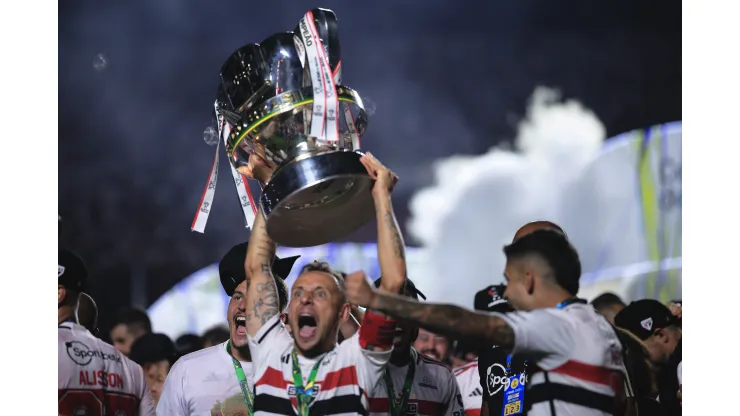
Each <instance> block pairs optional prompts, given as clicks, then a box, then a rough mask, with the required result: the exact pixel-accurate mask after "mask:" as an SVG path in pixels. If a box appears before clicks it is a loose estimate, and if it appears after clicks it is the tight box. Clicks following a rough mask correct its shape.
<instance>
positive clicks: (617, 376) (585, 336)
mask: <svg viewBox="0 0 740 416" xmlns="http://www.w3.org/2000/svg"><path fill="white" fill-rule="evenodd" d="M496 315H497V316H499V317H501V318H502V319H503V320H504V321H506V322H507V323H508V324H509V326H511V328H513V330H514V339H515V341H514V349H513V353H514V354H517V355H519V354H521V355H522V356H523V357H525V358H529V359H530V364H534V366H535V369H534V370H533V371H532V373H531V377H530V378H529V380H528V381H527V388H526V391H525V392H524V407H525V409H530V407H531V410H529V412H528V415H530V416H540V415H550V414H551V410H550V409H551V408H554V409H555V413H556V414H558V415H577V416H581V415H583V416H585V415H589V416H591V415H604V416H606V415H611V414H612V411H613V410H614V408H615V405H616V398H615V397H616V396H617V395H621V394H622V389H623V388H624V387H623V386H624V385H623V382H624V377H625V374H624V364H623V359H622V345H621V343H620V341H619V339H618V338H617V335H616V332H615V330H614V328H613V327H612V326H611V325H610V324H609V322H608V321H607V320H606V318H604V317H603V316H602V315H600V314H599V313H598V312H596V310H594V308H593V307H592V306H591V305H587V304H584V303H573V304H570V305H568V306H566V307H564V308H562V309H556V308H552V309H538V310H534V311H530V312H512V313H508V314H505V315H502V314H496Z"/></svg>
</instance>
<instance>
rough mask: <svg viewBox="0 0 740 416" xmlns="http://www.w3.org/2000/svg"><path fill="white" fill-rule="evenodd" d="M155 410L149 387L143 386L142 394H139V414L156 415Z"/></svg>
mask: <svg viewBox="0 0 740 416" xmlns="http://www.w3.org/2000/svg"><path fill="white" fill-rule="evenodd" d="M156 414H157V413H156V410H155V408H154V399H152V393H151V392H150V391H149V388H148V387H146V385H145V386H144V394H143V396H141V402H140V403H139V416H156Z"/></svg>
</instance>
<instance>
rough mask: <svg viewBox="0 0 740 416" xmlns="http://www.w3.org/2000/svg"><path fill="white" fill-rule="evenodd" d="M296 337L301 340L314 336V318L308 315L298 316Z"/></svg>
mask: <svg viewBox="0 0 740 416" xmlns="http://www.w3.org/2000/svg"><path fill="white" fill-rule="evenodd" d="M298 335H300V336H301V338H312V337H313V336H314V335H316V318H315V317H314V316H313V315H311V314H308V313H302V314H300V315H299V316H298Z"/></svg>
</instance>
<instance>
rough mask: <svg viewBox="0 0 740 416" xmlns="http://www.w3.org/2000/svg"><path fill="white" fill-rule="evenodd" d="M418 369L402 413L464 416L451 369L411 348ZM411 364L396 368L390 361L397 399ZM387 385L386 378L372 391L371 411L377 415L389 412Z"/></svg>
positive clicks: (458, 391)
mask: <svg viewBox="0 0 740 416" xmlns="http://www.w3.org/2000/svg"><path fill="white" fill-rule="evenodd" d="M411 354H412V356H413V357H414V363H415V365H416V370H415V372H414V379H413V381H412V384H411V392H410V395H409V398H408V402H407V404H406V408H405V409H404V411H403V412H401V414H402V415H424V416H442V415H445V416H462V415H464V414H465V410H464V408H463V401H462V397H461V396H460V389H459V388H458V386H457V381H456V380H455V376H454V375H453V374H452V371H450V369H449V368H448V367H447V366H445V365H444V364H442V363H441V362H439V361H437V360H433V359H431V358H429V357H426V356H424V355H422V354H419V353H418V352H416V350H414V349H413V348H412V349H411ZM408 370H409V366H408V365H405V366H402V367H396V366H395V365H393V364H391V363H389V364H388V372H389V374H390V377H391V380H392V381H393V390H394V394H395V395H396V398H398V397H399V396H400V395H401V392H402V390H403V385H404V381H405V379H406V374H407V373H408ZM389 412H390V403H388V387H387V386H386V383H385V379H384V377H381V379H380V381H379V382H378V384H377V385H376V386H375V388H374V389H373V390H372V393H371V394H370V414H371V415H374V416H380V415H388V414H390V413H389Z"/></svg>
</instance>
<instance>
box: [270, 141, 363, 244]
mask: <svg viewBox="0 0 740 416" xmlns="http://www.w3.org/2000/svg"><path fill="white" fill-rule="evenodd" d="M360 156H361V155H360V154H359V153H356V152H348V151H332V152H326V153H320V154H317V155H311V156H309V157H305V158H297V159H295V160H293V161H291V162H290V163H288V164H287V165H285V166H282V167H280V169H279V170H278V171H277V172H275V173H274V174H273V176H272V178H271V179H270V181H269V182H268V183H267V185H265V187H264V188H263V189H262V195H260V204H261V206H262V212H263V215H265V218H266V224H267V234H268V235H269V236H270V238H272V239H273V240H275V242H276V243H278V244H281V245H283V246H286V247H311V246H317V245H321V244H326V243H329V242H332V241H335V240H337V239H340V238H342V237H345V236H347V235H348V234H350V233H351V232H353V231H355V230H356V229H358V228H359V227H360V226H362V225H364V224H365V223H367V222H369V221H370V220H371V219H372V218H373V216H374V215H375V204H374V202H373V197H372V187H373V184H374V182H375V181H374V180H373V179H372V178H370V176H369V175H368V174H367V170H366V169H365V166H363V165H362V163H360Z"/></svg>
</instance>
